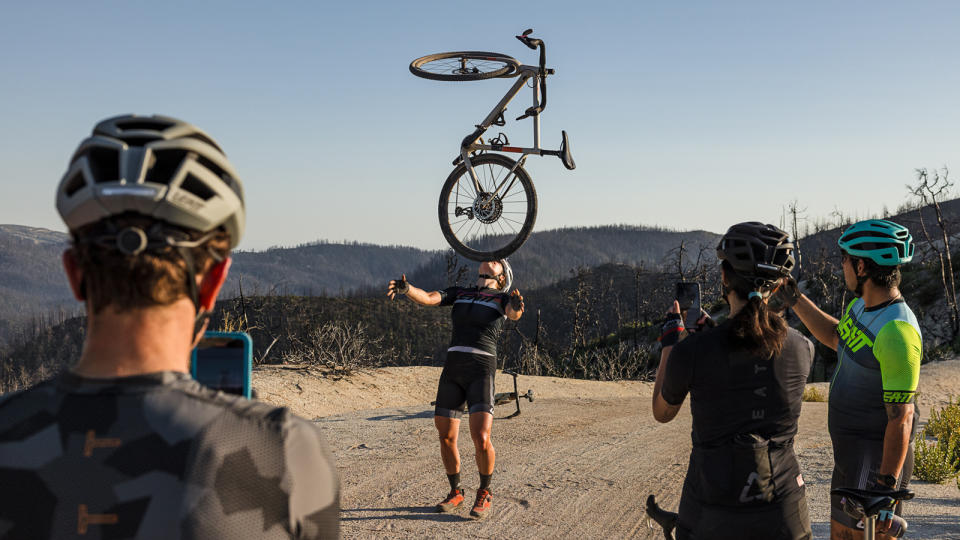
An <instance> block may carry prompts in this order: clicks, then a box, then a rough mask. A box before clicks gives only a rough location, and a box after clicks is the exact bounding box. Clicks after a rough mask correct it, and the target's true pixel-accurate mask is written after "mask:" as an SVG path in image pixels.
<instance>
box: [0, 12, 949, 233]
mask: <svg viewBox="0 0 960 540" xmlns="http://www.w3.org/2000/svg"><path fill="white" fill-rule="evenodd" d="M527 27H533V28H534V29H535V30H536V32H535V35H537V36H540V37H542V38H543V39H545V40H546V42H547V45H548V62H549V64H550V65H551V66H553V67H555V68H556V70H557V75H556V76H555V77H552V78H551V79H550V82H549V107H548V109H547V111H546V113H545V114H544V116H543V142H544V144H545V146H547V147H558V146H559V143H560V130H561V129H566V130H567V131H568V133H570V136H571V140H572V147H573V150H574V155H575V157H576V160H577V164H578V168H577V170H576V171H572V172H570V171H567V170H566V169H564V168H563V166H562V165H561V164H560V162H559V160H556V159H555V158H546V157H545V158H531V160H530V163H529V169H530V172H531V174H532V175H533V178H534V182H535V183H536V186H537V190H538V193H539V197H540V214H539V218H538V223H537V229H538V230H543V229H546V228H555V227H562V226H572V225H598V224H609V223H629V224H656V225H662V226H668V227H674V228H680V229H696V228H702V229H707V230H712V231H718V232H719V231H722V230H724V229H725V228H726V227H727V226H728V225H730V224H731V223H734V222H737V221H743V220H746V219H758V220H764V221H771V222H774V223H778V222H779V219H780V214H781V207H782V206H783V205H784V204H785V203H787V202H788V201H790V200H792V199H794V198H797V199H799V201H800V203H801V205H802V206H805V207H807V209H808V214H809V215H810V216H811V217H813V218H816V217H821V216H826V215H828V214H829V213H830V212H831V211H833V210H834V209H835V208H840V209H842V210H843V211H845V212H846V213H850V214H859V215H864V214H867V213H869V212H879V211H880V210H881V209H882V208H883V207H884V205H886V206H887V207H889V208H891V209H894V208H896V207H897V206H898V205H899V204H902V203H903V202H904V201H905V199H906V190H905V188H904V184H906V183H908V182H911V181H912V179H913V170H914V169H915V168H917V167H930V168H932V167H939V166H943V165H947V166H949V165H954V166H960V129H958V127H960V92H958V90H960V84H958V83H960V65H958V64H960V60H958V56H957V52H958V51H960V31H958V29H960V4H957V3H956V2H950V1H940V2H937V1H931V2H922V3H919V2H877V1H871V2H867V1H861V2H825V1H824V2H802V3H789V4H788V3H781V2H769V1H757V2H716V1H715V2H693V1H688V2H605V1H591V2H582V1H577V2H561V1H550V2H482V3H476V2H471V3H463V2H452V1H437V2H416V1H410V2H293V1H288V2H246V1H231V2H225V1H224V2H180V1H169V2H120V1H91V2H59V3H53V2H50V3H46V2H10V3H7V4H6V5H5V7H4V9H3V15H2V17H0V223H17V224H23V225H32V226H39V227H47V228H53V229H60V230H62V224H61V223H60V221H59V218H58V216H57V215H56V212H55V210H54V207H53V200H54V188H55V185H56V183H57V181H58V180H59V178H60V175H61V174H62V173H63V171H64V169H65V167H66V162H67V159H68V158H69V156H70V153H71V152H72V150H73V148H74V147H75V145H76V144H77V143H78V142H79V141H80V140H81V139H82V138H83V137H84V136H86V135H87V134H88V133H89V131H90V129H91V127H92V126H93V124H94V123H95V121H96V120H99V119H101V118H104V117H107V116H111V115H114V114H119V113H126V112H138V113H155V112H156V113H162V114H168V115H172V116H177V117H180V118H183V119H185V120H188V121H191V122H193V123H195V124H197V125H199V126H201V127H202V128H204V129H205V130H207V131H208V132H210V133H211V134H212V135H213V136H214V137H215V138H216V139H217V140H218V141H219V142H220V143H221V144H222V145H223V147H224V148H225V149H226V151H227V154H228V155H229V156H230V158H231V159H232V160H233V162H234V164H235V165H236V166H237V168H238V170H239V171H240V174H241V176H242V178H243V180H244V183H245V185H246V190H247V191H246V192H247V197H248V212H249V220H248V235H247V237H246V239H245V240H244V242H243V243H242V244H241V247H242V248H247V249H251V248H265V247H268V246H271V245H292V244H296V243H300V242H306V241H312V240H316V239H331V240H359V241H365V242H373V243H380V244H406V245H415V246H419V247H424V248H440V247H443V246H445V244H444V242H443V237H442V236H441V234H440V231H439V227H438V225H437V222H436V219H437V218H436V205H437V197H438V194H439V189H440V186H441V184H442V182H443V180H444V179H445V178H446V176H447V174H448V173H449V172H450V169H451V168H452V167H451V165H450V162H451V160H452V158H453V157H454V156H455V155H456V153H457V148H458V144H459V141H460V139H461V138H462V137H463V136H464V135H465V134H466V133H468V132H469V131H470V129H471V126H472V125H473V124H474V123H477V122H479V121H480V120H481V119H482V117H483V116H484V115H485V114H486V112H487V110H488V109H489V108H490V107H491V106H492V105H493V104H494V103H495V101H496V99H497V98H498V97H499V96H500V95H501V94H502V93H503V92H504V91H505V90H506V87H507V86H508V84H509V82H508V81H505V80H493V81H484V82H474V83H460V84H457V83H442V82H436V81H428V80H425V79H419V78H416V77H414V76H412V75H411V74H410V73H409V72H408V71H407V65H408V64H409V62H410V60H412V59H413V58H415V57H418V56H422V55H424V54H428V53H432V52H440V51H448V50H465V49H466V50H492V51H497V52H502V53H505V54H509V55H512V56H514V57H516V58H517V59H519V60H521V61H523V62H526V63H533V62H534V61H535V54H534V53H533V52H532V51H529V50H528V49H526V48H525V47H523V46H522V45H521V44H520V43H519V42H517V41H516V40H515V39H513V35H515V34H517V33H519V32H520V31H521V30H523V29H524V28H527ZM521 98H523V101H522V102H521V101H517V102H515V103H514V104H513V105H512V106H511V107H510V111H509V112H508V115H507V116H508V117H511V118H512V117H515V116H518V115H519V114H520V112H521V111H522V110H523V109H524V108H525V107H526V106H527V105H528V103H527V101H526V100H527V99H529V98H528V97H527V96H526V95H525V94H524V95H522V96H521ZM521 98H518V100H519V99H521ZM514 113H516V114H514ZM507 128H508V129H507V130H506V131H507V133H508V134H509V135H510V136H511V140H512V142H514V143H526V142H529V140H530V131H531V127H530V121H529V120H527V121H524V122H521V123H514V122H511V123H510V124H508V126H507Z"/></svg>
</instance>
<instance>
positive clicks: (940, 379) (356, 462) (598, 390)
mask: <svg viewBox="0 0 960 540" xmlns="http://www.w3.org/2000/svg"><path fill="white" fill-rule="evenodd" d="M316 375H317V374H316V373H310V372H304V371H302V370H295V369H294V370H291V369H284V370H277V369H273V370H269V371H258V372H257V374H256V375H255V381H254V383H255V385H256V386H257V387H258V389H259V390H260V392H261V397H262V399H265V400H267V401H271V402H274V403H277V404H283V405H288V406H290V407H291V408H293V409H294V410H295V411H297V412H298V413H299V414H301V415H304V416H306V417H308V418H315V419H316V421H317V422H318V423H319V425H320V426H321V427H322V428H323V430H324V431H325V433H326V437H327V440H328V442H329V443H330V446H331V448H332V450H333V452H334V454H335V456H336V458H337V463H338V468H339V470H340V475H341V482H342V500H341V506H342V508H343V511H342V514H341V519H342V530H343V535H344V537H345V538H372V537H376V538H401V537H404V538H406V537H412V538H450V537H474V538H504V539H506V538H516V537H523V538H542V537H552V538H662V535H661V534H660V533H659V531H657V530H653V529H650V528H649V526H648V523H647V519H646V518H645V516H644V513H643V502H644V500H645V498H646V496H647V494H650V493H654V494H656V495H657V498H658V501H659V502H660V503H661V505H662V506H663V507H664V508H668V509H675V508H676V506H677V503H678V500H679V495H680V487H681V483H682V481H683V476H684V474H685V472H686V463H687V458H688V456H689V452H690V413H689V408H687V407H686V406H685V407H684V409H683V410H681V412H680V414H679V415H678V417H677V419H676V420H674V421H673V422H671V423H669V424H658V423H657V422H655V421H654V420H653V418H652V416H651V414H650V398H649V396H650V392H651V387H650V385H649V383H636V382H631V383H598V382H590V381H571V380H566V379H552V378H541V377H521V379H520V383H521V388H520V390H521V392H522V391H525V390H526V389H527V388H533V390H534V393H535V394H536V395H537V398H536V401H535V402H534V403H528V402H526V401H524V402H523V403H522V408H523V414H522V415H521V416H519V417H517V418H513V419H505V418H504V417H505V416H506V415H507V414H509V413H511V412H513V410H514V407H513V406H512V405H507V406H503V407H499V408H498V409H497V413H496V415H495V416H496V420H495V422H494V429H493V442H494V445H495V447H496V449H497V467H496V472H495V475H494V483H493V491H494V500H493V501H494V504H493V512H494V514H493V515H492V516H491V517H490V519H487V520H484V521H482V522H474V521H472V520H470V519H469V518H468V512H469V503H472V493H473V489H475V488H476V485H477V480H478V479H477V476H476V468H475V466H474V465H473V460H472V457H473V448H472V443H471V441H470V436H469V432H468V430H467V427H466V422H463V423H462V424H463V425H462V427H461V436H460V452H461V459H462V461H463V467H462V470H463V482H464V486H465V487H466V488H468V490H470V491H469V493H470V494H471V498H470V499H468V501H467V504H465V505H464V508H461V509H460V511H459V512H455V513H452V514H447V515H444V514H436V513H434V512H433V505H435V504H436V503H437V502H439V500H440V499H441V498H443V496H444V495H445V494H446V491H447V490H448V486H447V484H446V477H445V476H444V475H443V471H442V467H441V465H440V459H439V450H438V443H437V439H436V432H435V429H434V427H433V413H432V408H431V407H430V406H429V405H428V404H429V402H430V400H431V399H432V394H433V392H434V389H435V388H436V386H435V385H436V380H437V378H438V376H439V370H438V369H437V368H420V367H418V368H389V369H386V370H375V371H372V372H366V373H364V374H360V375H354V376H352V377H350V378H349V379H342V380H339V381H332V380H329V379H324V378H322V377H318V376H316ZM921 377H922V378H921V384H922V385H923V387H922V388H923V390H924V398H923V399H924V401H921V404H922V405H923V404H924V403H929V404H936V405H938V406H939V405H941V404H942V403H945V402H946V399H947V397H946V396H947V395H948V393H949V392H957V391H960V361H950V362H941V363H939V364H938V365H934V366H924V371H923V372H922V375H921ZM924 382H926V384H924ZM508 386H509V387H510V388H512V381H510V380H509V379H508V378H507V377H505V376H499V377H498V380H497V387H498V390H504V389H506V388H507V387H508ZM365 404H367V405H368V406H367V407H364V406H363V405H365ZM369 405H373V407H370V406H369ZM826 407H827V406H826V403H805V404H804V407H803V412H802V416H801V419H800V432H799V435H798V437H797V441H796V448H797V454H798V456H799V458H800V465H801V469H802V471H803V475H804V479H805V481H806V484H807V496H808V499H809V500H808V502H809V507H810V516H811V522H812V525H813V532H814V537H815V538H828V537H829V512H828V505H829V488H830V475H831V470H832V467H833V458H832V450H831V445H830V438H829V435H828V433H827V418H826ZM928 407H929V405H927V406H924V407H922V409H921V411H922V412H923V413H927V412H928ZM358 409H362V410H358ZM913 487H914V489H915V491H916V493H917V500H915V501H912V502H911V503H909V504H908V506H907V508H906V515H905V517H906V518H907V520H908V521H909V523H910V533H909V534H908V537H909V538H917V539H960V490H958V489H957V486H956V484H955V483H954V482H952V481H951V482H949V483H947V484H945V485H933V484H928V483H924V482H914V483H913Z"/></svg>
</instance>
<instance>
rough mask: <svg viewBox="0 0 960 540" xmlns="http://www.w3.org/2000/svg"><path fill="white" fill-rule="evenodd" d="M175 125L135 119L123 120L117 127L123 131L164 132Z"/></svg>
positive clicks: (160, 121)
mask: <svg viewBox="0 0 960 540" xmlns="http://www.w3.org/2000/svg"><path fill="white" fill-rule="evenodd" d="M172 125H173V122H164V121H162V120H149V119H140V118H133V119H130V120H121V121H119V122H117V127H118V128H120V129H122V130H123V131H134V130H141V131H142V130H147V131H163V130H165V129H167V128H169V127H170V126H172Z"/></svg>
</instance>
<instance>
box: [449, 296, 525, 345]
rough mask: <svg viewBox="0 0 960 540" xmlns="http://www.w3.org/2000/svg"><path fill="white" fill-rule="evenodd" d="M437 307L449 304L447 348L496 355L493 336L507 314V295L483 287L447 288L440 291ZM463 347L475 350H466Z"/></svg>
mask: <svg viewBox="0 0 960 540" xmlns="http://www.w3.org/2000/svg"><path fill="white" fill-rule="evenodd" d="M440 295H441V300H440V305H441V306H451V305H452V306H453V310H452V313H451V317H452V318H453V336H452V337H451V338H450V347H451V348H453V347H462V348H464V349H461V352H482V353H487V354H489V355H492V356H496V355H497V339H498V338H499V337H500V330H501V329H503V320H504V319H505V318H506V317H507V315H506V312H505V309H506V306H507V302H509V301H510V295H509V294H507V293H502V292H498V290H497V289H492V288H487V287H484V288H482V289H478V288H476V287H471V288H464V287H450V288H448V289H444V290H443V291H441V292H440ZM466 349H477V350H476V351H470V350H466Z"/></svg>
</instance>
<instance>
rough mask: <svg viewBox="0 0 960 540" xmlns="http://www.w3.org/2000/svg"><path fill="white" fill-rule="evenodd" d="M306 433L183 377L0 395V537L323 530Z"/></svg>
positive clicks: (71, 380) (331, 527) (325, 499)
mask: <svg viewBox="0 0 960 540" xmlns="http://www.w3.org/2000/svg"><path fill="white" fill-rule="evenodd" d="M338 534H339V486H338V480H337V472H336V467H335V465H334V462H333V458H332V456H331V455H330V452H329V450H328V449H327V446H326V444H325V443H324V441H323V438H322V436H321V434H320V430H319V428H318V427H317V426H316V425H314V424H312V423H311V422H308V421H307V420H304V419H302V418H299V417H297V416H294V415H293V414H291V413H290V412H289V411H288V410H287V409H285V408H277V407H273V406H270V405H267V404H264V403H259V402H256V401H248V400H245V399H242V398H239V397H236V396H228V395H225V394H223V393H220V392H215V391H213V390H210V389H207V388H204V387H202V386H201V385H200V384H199V383H197V382H196V381H194V380H193V379H191V378H190V376H189V375H187V374H185V373H175V372H160V373H154V374H148V375H141V376H135V377H122V378H114V379H89V378H83V377H79V376H77V375H73V374H70V373H65V374H63V375H60V376H59V377H57V378H55V379H52V380H50V381H47V382H44V383H41V384H40V385H38V386H36V387H34V388H32V389H30V390H26V391H24V392H19V393H15V394H10V395H6V396H3V397H2V398H0V538H37V539H43V538H102V539H107V538H136V539H145V538H163V539H177V538H268V539H269V538H336V537H337V536H338Z"/></svg>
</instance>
